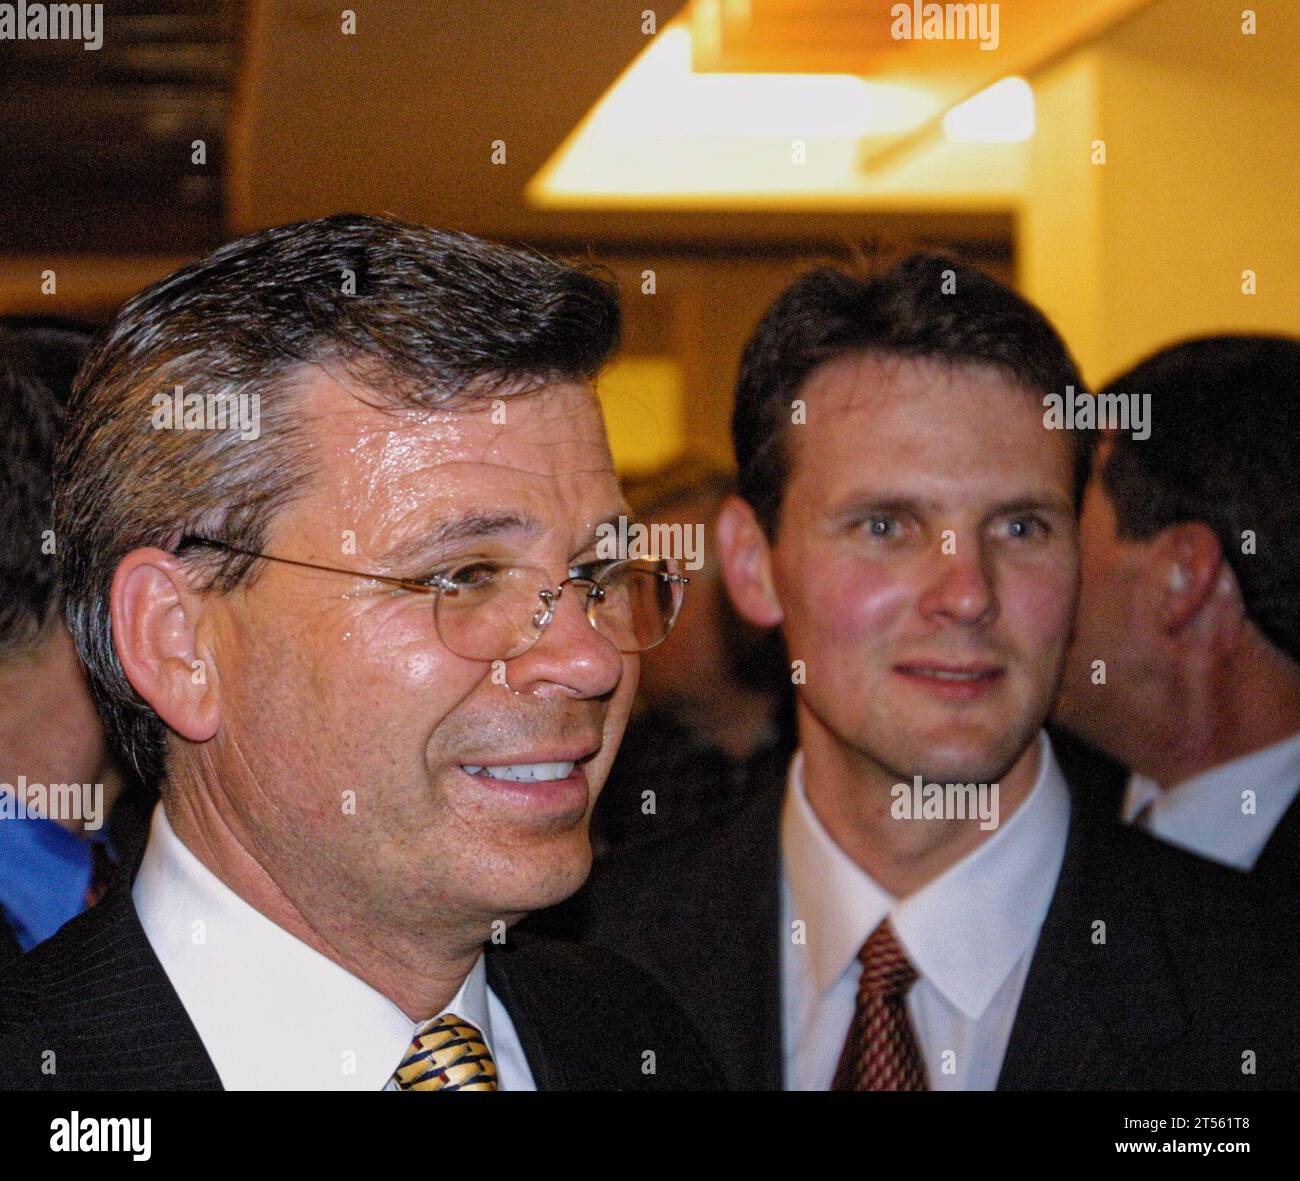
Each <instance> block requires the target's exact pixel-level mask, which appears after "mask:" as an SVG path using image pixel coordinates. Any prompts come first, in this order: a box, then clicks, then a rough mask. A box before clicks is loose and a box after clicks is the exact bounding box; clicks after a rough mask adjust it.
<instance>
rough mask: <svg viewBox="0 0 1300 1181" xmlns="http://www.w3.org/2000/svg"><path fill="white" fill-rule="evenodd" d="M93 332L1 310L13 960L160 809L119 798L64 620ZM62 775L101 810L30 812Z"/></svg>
mask: <svg viewBox="0 0 1300 1181" xmlns="http://www.w3.org/2000/svg"><path fill="white" fill-rule="evenodd" d="M90 340H91V336H90V334H89V332H88V331H86V330H84V329H83V328H82V327H81V326H79V325H76V324H72V323H68V322H62V321H58V320H54V319H41V318H29V319H23V318H16V317H15V318H0V454H2V455H3V456H4V462H3V464H0V817H3V819H0V961H3V960H4V959H7V958H9V957H11V956H13V955H16V954H18V953H19V952H20V951H26V950H28V949H29V948H31V947H33V946H35V945H36V944H37V943H40V942H41V941H42V940H44V939H47V938H48V937H49V936H51V935H53V934H54V932H55V931H57V930H58V929H59V928H60V927H61V926H62V925H63V924H64V923H65V922H67V921H68V920H69V919H70V918H73V917H74V916H75V915H77V914H79V913H80V912H81V911H82V910H84V909H85V908H86V906H87V905H90V904H92V903H93V902H94V901H97V899H98V895H99V894H100V893H102V890H103V888H104V886H106V884H107V875H108V873H109V871H110V870H111V867H112V863H113V861H114V860H115V859H116V858H118V857H121V856H129V855H132V854H133V853H134V852H135V850H136V849H137V848H138V847H139V842H140V840H141V839H142V837H143V832H144V817H145V816H146V815H147V803H146V802H145V801H143V800H141V799H140V798H139V797H140V796H142V795H144V794H146V793H144V792H143V790H142V789H141V788H139V787H138V786H136V787H133V789H132V791H131V792H130V793H129V795H130V797H131V798H130V802H129V803H125V804H124V806H123V807H121V808H117V807H115V805H117V804H119V803H123V801H122V800H121V798H120V797H121V796H122V793H123V788H124V786H125V784H126V782H127V776H126V775H125V774H124V773H123V771H122V769H121V767H120V766H119V765H118V762H117V760H116V759H115V758H114V756H113V754H112V752H111V751H110V750H109V749H108V747H107V744H106V740H105V736H104V730H103V727H102V725H101V723H100V720H99V716H98V714H97V713H96V712H95V707H94V704H93V703H92V701H91V697H90V689H89V686H88V685H87V683H86V678H85V674H84V672H83V670H82V667H81V664H80V662H79V661H78V660H77V655H76V652H75V650H74V648H73V645H72V637H71V636H70V635H69V633H68V630H67V628H66V627H65V626H64V623H63V616H62V596H61V594H60V590H59V576H58V557H57V553H56V550H57V539H56V538H55V537H54V534H53V532H52V529H51V518H52V511H51V483H50V477H51V470H52V468H53V464H54V450H55V446H56V444H57V441H58V435H59V431H60V428H61V425H62V420H63V407H64V404H65V402H66V400H67V396H68V392H69V390H70V389H71V386H72V379H73V376H74V375H75V374H76V371H77V367H78V365H79V364H80V362H81V359H82V357H83V356H84V354H85V352H86V350H87V348H88V347H89V344H90ZM52 784H77V785H82V784H90V785H91V787H92V790H93V791H94V792H95V793H96V794H95V795H94V796H93V797H91V800H92V804H93V806H94V808H95V810H96V811H97V812H98V815H97V816H96V815H90V816H87V815H86V814H85V812H86V809H84V808H79V809H77V811H78V814H77V815H58V816H49V815H45V816H40V817H33V816H31V815H29V814H28V812H27V807H28V804H29V803H30V804H32V805H33V806H37V805H39V804H40V803H41V802H42V801H41V800H40V799H38V796H37V793H40V795H41V796H45V797H46V799H48V795H47V793H46V789H47V788H49V787H50V785H52ZM37 785H39V786H37ZM66 798H70V797H66ZM78 798H79V799H80V800H82V801H83V803H84V800H85V798H86V797H85V796H84V795H82V794H81V793H78ZM46 811H48V809H46ZM105 817H108V818H109V820H108V822H107V823H104V819H105ZM88 820H89V826H88V825H87V821H88Z"/></svg>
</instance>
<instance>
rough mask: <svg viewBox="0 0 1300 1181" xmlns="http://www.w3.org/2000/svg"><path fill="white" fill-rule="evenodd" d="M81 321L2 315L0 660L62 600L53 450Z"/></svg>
mask: <svg viewBox="0 0 1300 1181" xmlns="http://www.w3.org/2000/svg"><path fill="white" fill-rule="evenodd" d="M91 339H92V336H91V332H90V330H89V329H88V328H86V327H85V326H84V325H81V324H77V323H74V322H72V321H68V320H60V319H57V318H54V317H45V316H42V317H35V316H32V317H22V316H4V317H0V457H2V460H0V504H2V505H3V506H4V511H3V513H0V659H7V658H9V657H12V656H15V655H17V654H19V653H21V652H26V651H28V650H29V649H30V648H31V647H32V645H33V644H35V643H37V642H39V641H40V639H41V637H42V636H43V635H44V634H45V631H46V628H47V626H48V625H49V623H50V620H52V619H54V618H55V617H56V616H57V614H58V611H59V609H60V607H61V605H62V596H61V595H60V593H59V570H58V556H57V546H52V545H50V544H49V543H50V541H51V540H52V539H53V537H54V534H53V532H52V530H53V528H54V491H53V477H54V451H55V446H56V444H57V443H58V436H59V431H60V430H61V428H62V425H63V411H64V406H65V404H66V402H67V400H68V394H69V392H70V391H71V389H72V379H73V377H74V376H76V372H77V367H78V366H79V365H80V364H81V361H82V358H83V357H84V356H85V355H86V351H87V350H88V349H89V348H90V343H91Z"/></svg>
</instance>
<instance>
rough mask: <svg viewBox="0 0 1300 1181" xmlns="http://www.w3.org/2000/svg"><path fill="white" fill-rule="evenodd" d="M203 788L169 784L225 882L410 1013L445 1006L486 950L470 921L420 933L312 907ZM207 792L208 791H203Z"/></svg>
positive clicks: (187, 830)
mask: <svg viewBox="0 0 1300 1181" xmlns="http://www.w3.org/2000/svg"><path fill="white" fill-rule="evenodd" d="M197 795H198V793H196V792H194V791H192V790H185V791H178V790H175V789H174V788H172V787H171V786H170V785H168V787H167V788H165V789H164V791H163V802H164V807H165V808H166V810H167V819H168V821H169V823H170V824H171V826H172V829H173V831H174V832H175V833H176V836H177V838H178V839H179V840H180V841H181V842H182V843H183V844H184V845H185V847H186V848H187V849H189V851H190V852H191V853H193V854H194V856H195V857H197V858H198V860H199V861H200V862H202V864H203V865H204V866H205V867H206V868H207V869H208V870H210V871H211V872H212V873H213V874H214V875H215V876H216V877H217V878H218V879H220V881H221V882H222V883H224V884H225V885H226V886H227V887H229V888H230V889H231V890H233V891H234V892H235V893H236V894H237V895H239V897H240V898H242V899H243V900H244V901H245V902H246V903H248V905H249V906H251V907H253V908H254V909H255V910H257V911H258V912H260V913H261V914H262V915H264V916H265V917H266V918H268V919H270V920H271V921H272V922H273V923H275V924H276V925H277V926H278V927H281V928H283V929H284V930H285V931H287V932H288V933H289V934H290V935H292V936H293V937H294V938H296V939H298V940H300V941H301V942H303V943H305V944H307V946H308V947H311V948H313V949H314V950H315V951H318V952H319V953H320V954H321V955H323V956H325V957H326V958H327V959H330V960H333V961H334V962H335V963H336V964H338V965H339V966H340V967H342V968H343V969H344V970H345V971H347V972H349V973H351V974H352V975H353V976H355V977H357V978H358V979H359V980H363V981H365V983H367V984H369V985H370V987H371V988H373V989H375V990H376V991H377V992H379V993H381V994H383V995H384V996H386V997H387V998H388V999H389V1000H390V1001H392V1002H393V1004H395V1005H396V1006H397V1007H398V1008H399V1009H401V1010H402V1012H403V1013H405V1014H406V1015H407V1017H409V1018H410V1019H411V1020H412V1021H420V1020H423V1019H425V1018H427V1017H431V1016H433V1015H435V1014H437V1013H439V1012H441V1011H442V1010H443V1009H445V1008H446V1006H447V1005H448V1003H449V1002H450V1001H451V999H452V998H453V997H454V996H455V995H456V993H457V991H458V990H459V989H460V986H461V985H462V984H463V983H464V981H465V978H466V977H467V976H468V975H469V973H470V971H471V970H472V969H473V967H474V964H475V963H476V962H477V960H478V957H479V955H481V954H482V951H483V943H484V940H485V938H486V935H485V934H484V933H483V932H481V931H477V930H474V931H470V930H469V929H468V925H465V926H457V927H454V928H452V929H449V930H446V931H433V930H432V929H431V928H428V927H426V928H424V929H422V930H421V931H420V934H419V937H418V938H417V937H413V936H412V934H411V933H410V932H409V931H405V930H392V929H390V928H389V927H388V926H386V925H385V924H383V923H382V922H380V921H379V920H378V917H377V916H375V915H370V916H368V917H366V918H365V919H362V920H358V921H355V922H353V921H350V920H349V918H348V917H347V916H344V915H340V914H338V913H337V912H336V910H335V909H334V908H332V907H320V908H315V909H313V910H310V911H309V910H307V908H305V907H303V906H302V905H300V904H299V903H297V902H296V901H294V900H293V899H291V898H290V897H289V896H288V895H287V894H286V893H285V891H284V890H283V889H281V887H280V886H279V885H278V884H277V883H276V881H275V880H274V879H273V878H272V876H271V875H270V874H269V873H268V872H267V870H266V869H265V868H264V867H263V866H262V865H261V864H260V862H259V861H258V860H257V859H256V858H255V857H254V856H253V855H252V854H251V853H250V852H249V850H248V849H247V848H246V847H245V845H244V844H243V843H241V842H240V841H239V840H238V839H237V838H236V837H235V835H234V834H233V833H232V832H231V831H230V829H229V827H228V826H227V825H225V824H224V823H223V822H222V821H221V819H220V817H218V816H217V815H216V814H215V812H214V811H213V810H212V808H211V807H210V806H205V804H204V803H197V804H196V803H195V800H196V796H197ZM200 798H201V799H203V800H206V796H203V797H200Z"/></svg>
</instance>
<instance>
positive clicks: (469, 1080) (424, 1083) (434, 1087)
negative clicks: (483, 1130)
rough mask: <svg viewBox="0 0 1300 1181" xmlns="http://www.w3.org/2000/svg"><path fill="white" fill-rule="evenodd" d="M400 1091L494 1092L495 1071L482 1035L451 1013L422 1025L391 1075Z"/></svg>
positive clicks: (494, 1064)
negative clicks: (399, 1064)
mask: <svg viewBox="0 0 1300 1181" xmlns="http://www.w3.org/2000/svg"><path fill="white" fill-rule="evenodd" d="M393 1078H394V1080H395V1081H396V1083H397V1085H398V1087H399V1088H400V1089H401V1090H403V1091H495V1090H496V1089H497V1068H496V1063H494V1062H493V1061H492V1055H491V1053H490V1052H489V1051H488V1048H487V1042H486V1041H484V1039H483V1032H482V1030H480V1029H479V1028H478V1026H476V1025H471V1024H470V1023H469V1022H468V1021H466V1020H465V1019H464V1018H463V1017H457V1016H456V1014H455V1013H444V1014H443V1015H442V1016H441V1017H435V1018H434V1019H433V1020H432V1021H429V1022H427V1023H426V1024H425V1025H422V1026H421V1027H420V1028H419V1029H418V1030H417V1031H416V1034H415V1040H414V1041H412V1042H411V1048H410V1049H409V1050H407V1051H406V1056H405V1057H404V1058H403V1059H402V1064H401V1066H399V1067H398V1068H397V1072H396V1074H394V1075H393Z"/></svg>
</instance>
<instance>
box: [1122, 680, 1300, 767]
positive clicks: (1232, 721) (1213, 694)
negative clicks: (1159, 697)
mask: <svg viewBox="0 0 1300 1181" xmlns="http://www.w3.org/2000/svg"><path fill="white" fill-rule="evenodd" d="M1146 712H1147V711H1144V710H1138V711H1135V713H1138V714H1146ZM1151 714H1152V715H1154V716H1156V717H1162V718H1163V719H1164V723H1163V726H1162V727H1160V729H1159V730H1157V731H1156V733H1154V734H1153V733H1152V732H1151V730H1149V729H1148V730H1145V731H1144V732H1143V733H1142V734H1138V735H1135V736H1134V740H1133V744H1132V745H1133V752H1134V753H1133V754H1132V757H1130V758H1129V759H1127V760H1125V761H1126V762H1128V763H1129V765H1130V766H1131V767H1132V768H1133V769H1134V770H1136V771H1140V772H1141V773H1142V774H1144V775H1146V776H1148V777H1150V778H1151V779H1153V780H1154V781H1155V782H1156V783H1157V784H1159V785H1160V787H1161V788H1163V789H1164V790H1166V791H1168V790H1170V789H1172V788H1175V787H1177V786H1178V785H1179V784H1180V783H1185V782H1187V780H1189V779H1194V778H1195V777H1196V776H1198V775H1203V774H1205V772H1207V771H1211V770H1213V769H1214V768H1215V767H1221V766H1222V765H1223V764H1224V763H1230V762H1232V761H1233V760H1234V759H1240V758H1244V757H1245V756H1247V755H1251V754H1254V753H1255V752H1256V751H1260V750H1263V749H1265V748H1266V747H1269V746H1273V745H1274V744H1275V743H1278V742H1282V741H1284V740H1285V739H1287V738H1290V737H1292V736H1293V735H1295V734H1297V733H1300V674H1297V673H1296V671H1295V669H1294V666H1286V665H1282V664H1279V663H1277V662H1274V661H1268V662H1264V663H1261V664H1258V665H1253V666H1252V668H1251V670H1250V672H1249V674H1248V675H1242V673H1241V672H1240V671H1239V670H1238V669H1236V668H1235V667H1221V668H1217V669H1214V670H1203V669H1196V670H1183V672H1182V673H1181V674H1180V675H1178V676H1177V677H1176V678H1172V679H1171V683H1170V685H1169V686H1168V687H1167V692H1166V695H1165V702H1164V704H1163V707H1161V708H1157V709H1155V710H1153V711H1151Z"/></svg>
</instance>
